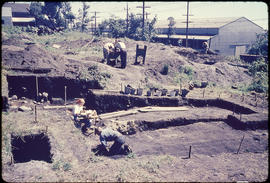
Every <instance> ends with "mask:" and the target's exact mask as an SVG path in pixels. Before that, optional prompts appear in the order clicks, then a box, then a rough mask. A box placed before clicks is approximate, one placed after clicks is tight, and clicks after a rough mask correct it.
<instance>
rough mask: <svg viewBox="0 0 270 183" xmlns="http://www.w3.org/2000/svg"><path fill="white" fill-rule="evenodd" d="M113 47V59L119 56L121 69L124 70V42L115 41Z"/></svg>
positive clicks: (125, 54)
mask: <svg viewBox="0 0 270 183" xmlns="http://www.w3.org/2000/svg"><path fill="white" fill-rule="evenodd" d="M114 47H115V58H117V57H118V56H119V55H120V58H121V68H126V65H127V49H126V45H125V43H124V42H122V41H119V40H117V39H116V40H115V43H114Z"/></svg>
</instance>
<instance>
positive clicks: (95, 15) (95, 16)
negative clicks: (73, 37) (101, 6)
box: [91, 11, 100, 32]
mask: <svg viewBox="0 0 270 183" xmlns="http://www.w3.org/2000/svg"><path fill="white" fill-rule="evenodd" d="M91 13H94V16H92V17H91V18H95V32H96V31H97V18H100V17H97V13H100V12H97V11H94V12H91Z"/></svg>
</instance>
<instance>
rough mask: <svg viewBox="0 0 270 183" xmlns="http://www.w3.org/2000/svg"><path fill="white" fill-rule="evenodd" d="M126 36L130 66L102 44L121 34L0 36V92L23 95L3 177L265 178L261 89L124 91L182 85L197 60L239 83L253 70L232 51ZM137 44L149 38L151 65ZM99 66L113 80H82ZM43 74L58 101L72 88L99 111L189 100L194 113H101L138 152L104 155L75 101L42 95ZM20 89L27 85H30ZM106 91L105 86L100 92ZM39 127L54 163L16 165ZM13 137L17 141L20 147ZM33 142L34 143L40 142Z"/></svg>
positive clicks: (71, 94) (10, 121)
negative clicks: (74, 109)
mask: <svg viewBox="0 0 270 183" xmlns="http://www.w3.org/2000/svg"><path fill="white" fill-rule="evenodd" d="M123 40H124V42H125V43H126V46H127V52H128V63H127V67H126V68H125V69H120V68H118V67H111V66H108V65H106V64H103V63H101V59H102V51H100V50H102V45H103V44H104V43H106V42H109V41H111V42H113V41H114V40H113V39H110V38H104V39H103V38H102V39H100V40H99V39H90V38H85V39H79V40H74V41H62V42H58V43H55V44H56V45H58V46H59V48H56V47H53V45H50V44H49V43H48V44H45V45H42V44H37V43H33V40H32V38H31V37H29V36H24V35H20V37H19V38H18V37H17V38H10V39H5V38H2V66H3V68H5V69H6V70H5V72H4V73H3V74H2V76H3V75H4V76H5V77H6V78H2V82H3V83H4V84H3V85H2V92H3V91H4V92H3V93H4V94H5V95H6V96H7V97H11V96H12V95H17V96H18V99H10V98H9V104H10V108H9V109H8V110H7V112H2V119H3V120H2V145H3V146H2V178H3V179H4V180H5V181H7V182H67V181H68V182H80V181H83V182H84V181H89V182H96V181H105V182H108V181H113V182H114V181H115V182H116V181H118V182H119V181H129V182H130V181H140V182H145V181H148V182H149V181H176V182H179V181H180V182H181V181H205V182H208V181H209V182H210V181H226V182H227V181H249V182H252V181H266V179H267V178H268V166H269V165H268V157H269V156H268V98H266V96H264V95H259V94H258V95H257V96H256V99H255V97H254V95H251V94H250V95H246V96H244V98H243V97H242V96H241V95H240V94H237V93H226V92H224V93H220V92H214V91H213V88H208V87H207V88H206V90H204V89H202V88H194V89H193V90H191V91H190V92H189V93H188V95H187V96H186V97H185V98H182V97H179V96H177V97H169V96H164V97H156V96H151V97H147V96H146V91H145V90H144V93H143V95H142V96H135V95H125V94H121V93H120V92H119V91H120V90H122V91H123V88H122V87H123V86H124V85H127V84H130V85H132V86H133V87H135V88H138V87H139V86H141V87H146V86H150V85H152V86H160V87H162V88H167V89H169V90H171V89H178V88H179V86H177V85H178V84H176V82H175V80H176V79H177V77H178V76H177V74H176V73H177V72H179V71H178V69H179V67H180V66H188V67H192V69H193V71H194V75H193V79H194V80H200V81H208V82H209V83H215V84H216V86H221V87H231V86H232V85H234V84H239V83H249V82H250V81H251V80H252V77H251V76H249V75H248V73H247V68H246V67H238V66H237V65H236V66H235V65H232V64H230V62H229V61H227V60H226V58H225V57H222V56H219V55H205V54H201V53H200V52H197V51H195V50H192V49H189V48H188V49H186V48H181V47H174V46H168V45H163V44H161V43H149V42H143V41H133V40H129V39H123ZM137 44H139V45H141V46H142V45H147V55H146V63H145V65H142V64H140V65H134V61H135V48H136V45H137ZM45 47H46V48H45ZM48 48H53V49H54V51H49V49H48ZM73 48H89V49H90V48H95V49H96V51H97V50H99V54H92V53H91V54H90V53H87V52H85V51H84V52H83V51H81V52H80V51H78V52H75V51H70V50H72V49H73ZM100 53H101V55H100ZM164 65H168V67H169V73H168V75H162V74H161V73H160V71H161V70H162V68H163V66H164ZM93 66H97V68H98V71H99V72H104V73H108V74H110V77H109V78H108V80H107V81H106V85H105V87H104V86H103V85H102V84H101V83H100V82H99V81H98V80H95V79H93V80H90V81H89V80H80V79H79V78H80V77H81V76H82V74H83V71H84V70H85V69H89V68H93ZM90 70H91V69H90ZM88 71H89V70H88ZM36 77H38V79H39V82H40V83H39V87H40V88H39V91H40V92H48V93H49V96H50V97H51V98H53V97H59V98H64V87H65V86H67V100H68V101H67V102H68V103H69V104H73V103H74V98H78V97H83V98H85V99H86V108H87V109H95V110H97V112H98V114H99V115H100V116H102V115H105V114H108V113H110V112H116V111H122V110H124V111H125V112H129V111H131V110H133V111H134V110H136V109H139V108H141V107H149V106H150V107H151V106H160V107H166V106H167V107H172V106H173V107H186V108H187V110H185V111H169V112H168V111H166V112H164V111H163V112H137V113H135V114H130V115H124V116H118V117H111V118H106V119H105V118H104V119H102V118H101V119H102V120H101V123H103V125H105V126H108V127H111V128H114V129H116V130H118V131H120V132H121V133H122V134H123V135H124V138H125V140H126V142H127V143H128V144H129V145H130V147H131V148H132V150H133V152H132V153H131V154H129V155H115V156H112V157H106V156H96V155H94V154H93V152H92V149H93V148H95V147H97V146H98V145H99V143H100V142H99V137H98V136H96V135H94V134H92V135H89V136H86V135H84V134H83V133H82V131H81V129H80V128H79V127H78V126H76V125H75V124H74V121H73V118H72V115H71V112H70V111H71V109H70V108H69V107H68V106H67V107H66V108H63V106H60V107H59V108H57V106H54V105H52V104H50V103H43V104H39V103H38V104H37V103H36V102H34V100H33V99H35V92H36V88H35V87H36V85H35V81H36V80H35V79H36ZM178 79H179V78H178ZM22 87H25V88H26V89H27V90H25V89H24V90H23V91H22V90H21V89H22ZM182 87H184V88H185V87H187V86H182ZM104 88H105V90H106V91H104V90H100V91H95V90H92V89H104ZM108 90H110V91H108ZM23 92H25V93H23ZM202 93H203V94H202ZM23 97H26V98H25V99H24V98H23ZM22 106H24V107H28V108H27V109H28V110H23V109H22V108H20V107H22ZM35 106H36V110H35ZM46 107H47V108H46ZM50 107H51V109H48V108H50ZM19 108H20V109H19ZM39 134H44V136H42V137H44V138H45V140H46V141H48V142H49V146H48V147H47V146H46V150H48V149H49V151H50V152H49V154H50V156H51V157H50V159H49V161H48V162H46V161H44V160H43V159H42V158H40V157H32V158H31V157H30V158H29V159H28V160H29V161H27V162H19V161H17V162H16V161H15V162H14V161H13V160H14V157H13V156H14V154H12V148H13V151H15V149H14V145H16V143H21V142H23V141H24V138H25V139H28V138H30V137H33V138H34V137H37V138H40V137H41V136H39ZM42 137H41V138H42ZM14 138H18V139H22V141H21V140H20V141H16V140H15V139H14ZM36 140H40V142H43V141H42V140H41V139H36ZM33 141H34V140H33ZM12 142H14V143H15V142H16V143H15V144H14V143H13V146H12ZM34 142H35V143H34V144H35V146H39V145H41V144H39V143H37V141H34ZM240 144H241V146H240ZM20 145H22V144H20ZM30 145H31V143H30ZM22 146H23V145H22ZM22 146H20V147H22ZM15 148H16V147H15ZM33 148H36V147H33ZM40 148H41V147H40ZM30 149H31V148H30ZM27 156H31V154H30V155H29V154H28V155H27Z"/></svg>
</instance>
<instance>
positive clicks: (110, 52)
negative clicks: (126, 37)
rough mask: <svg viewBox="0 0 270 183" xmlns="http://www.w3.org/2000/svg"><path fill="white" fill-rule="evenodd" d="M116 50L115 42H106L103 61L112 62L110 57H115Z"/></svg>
mask: <svg viewBox="0 0 270 183" xmlns="http://www.w3.org/2000/svg"><path fill="white" fill-rule="evenodd" d="M114 51H115V48H114V44H113V43H106V44H105V45H104V46H103V56H104V59H103V61H104V62H107V64H108V65H109V64H110V59H111V58H113V56H114Z"/></svg>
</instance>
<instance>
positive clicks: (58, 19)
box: [42, 2, 65, 30]
mask: <svg viewBox="0 0 270 183" xmlns="http://www.w3.org/2000/svg"><path fill="white" fill-rule="evenodd" d="M61 8H62V2H44V6H43V8H42V13H43V14H45V15H47V16H46V17H47V18H48V20H49V25H47V26H49V27H50V28H51V29H53V30H58V28H60V27H62V26H64V25H65V21H64V17H63V14H62V12H61ZM46 17H45V18H46Z"/></svg>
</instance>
